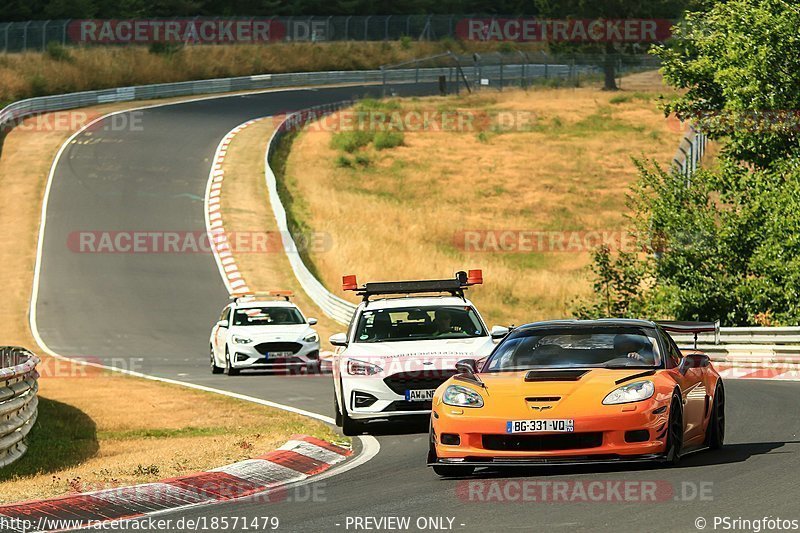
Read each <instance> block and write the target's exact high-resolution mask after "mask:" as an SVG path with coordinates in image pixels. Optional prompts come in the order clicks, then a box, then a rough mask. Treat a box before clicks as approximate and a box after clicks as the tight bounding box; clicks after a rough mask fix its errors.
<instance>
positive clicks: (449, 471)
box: [433, 465, 475, 477]
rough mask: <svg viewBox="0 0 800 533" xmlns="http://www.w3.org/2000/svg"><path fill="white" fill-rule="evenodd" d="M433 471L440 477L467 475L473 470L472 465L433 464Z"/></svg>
mask: <svg viewBox="0 0 800 533" xmlns="http://www.w3.org/2000/svg"><path fill="white" fill-rule="evenodd" d="M433 471H434V472H435V473H436V475H438V476H441V477H467V476H470V475H472V473H473V472H474V471H475V467H474V466H464V465H433Z"/></svg>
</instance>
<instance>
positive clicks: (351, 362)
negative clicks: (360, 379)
mask: <svg viewBox="0 0 800 533" xmlns="http://www.w3.org/2000/svg"><path fill="white" fill-rule="evenodd" d="M381 370H383V369H382V368H381V367H379V366H378V365H373V364H372V363H367V362H364V361H359V360H358V359H348V360H347V373H348V374H350V375H351V376H373V375H375V374H377V373H378V372H380V371H381Z"/></svg>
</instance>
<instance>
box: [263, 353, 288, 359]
mask: <svg viewBox="0 0 800 533" xmlns="http://www.w3.org/2000/svg"><path fill="white" fill-rule="evenodd" d="M290 355H292V352H267V358H268V359H286V358H287V357H289V356H290Z"/></svg>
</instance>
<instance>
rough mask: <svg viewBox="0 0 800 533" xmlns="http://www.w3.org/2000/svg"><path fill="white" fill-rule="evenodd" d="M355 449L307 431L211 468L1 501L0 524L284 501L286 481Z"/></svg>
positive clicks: (56, 524) (59, 524) (40, 524)
mask: <svg viewBox="0 0 800 533" xmlns="http://www.w3.org/2000/svg"><path fill="white" fill-rule="evenodd" d="M351 453H352V452H351V450H349V449H346V448H342V447H340V446H336V445H334V444H331V443H329V442H326V441H323V440H320V439H317V438H314V437H309V436H305V435H295V436H293V437H292V440H290V441H289V442H287V443H286V444H284V445H283V446H281V447H280V448H278V449H277V450H274V451H272V452H269V453H267V454H265V455H262V456H260V457H256V458H254V459H249V460H246V461H242V462H239V463H234V464H231V465H228V466H223V467H221V468H217V469H214V470H210V471H208V472H200V473H197V474H191V475H188V476H182V477H177V478H173V479H167V480H163V481H159V482H156V483H147V484H143V485H134V486H130V487H119V488H113V489H106V490H100V491H95V492H88V493H83V494H74V495H69V496H62V497H59V498H54V499H50V500H41V501H32V502H25V503H18V504H11V505H3V506H0V530H2V531H15V532H17V531H18V532H20V533H21V532H23V531H25V532H26V533H28V532H30V531H53V530H66V529H76V528H79V527H82V525H83V526H86V525H91V524H99V523H102V522H108V521H111V520H123V519H133V518H140V517H145V516H148V515H153V514H156V513H161V512H163V511H165V510H178V509H182V508H186V507H190V506H196V505H202V504H207V503H213V502H219V501H224V500H233V499H238V498H244V497H252V498H254V499H257V500H258V502H259V503H269V502H278V501H283V500H284V499H285V498H286V490H285V487H286V486H287V485H289V484H290V483H296V482H298V481H303V480H305V479H308V478H309V477H312V476H315V475H318V474H321V473H322V472H325V471H326V470H328V469H330V468H331V467H332V466H333V465H335V464H337V463H340V462H342V461H344V460H345V459H346V458H347V457H348V456H349V455H351Z"/></svg>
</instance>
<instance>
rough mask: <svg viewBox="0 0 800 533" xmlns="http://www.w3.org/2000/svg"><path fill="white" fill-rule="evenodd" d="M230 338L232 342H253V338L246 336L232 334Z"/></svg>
mask: <svg viewBox="0 0 800 533" xmlns="http://www.w3.org/2000/svg"><path fill="white" fill-rule="evenodd" d="M231 340H232V341H233V343H234V344H250V343H251V342H253V339H248V338H247V337H240V336H239V335H234V336H233V337H231Z"/></svg>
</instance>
